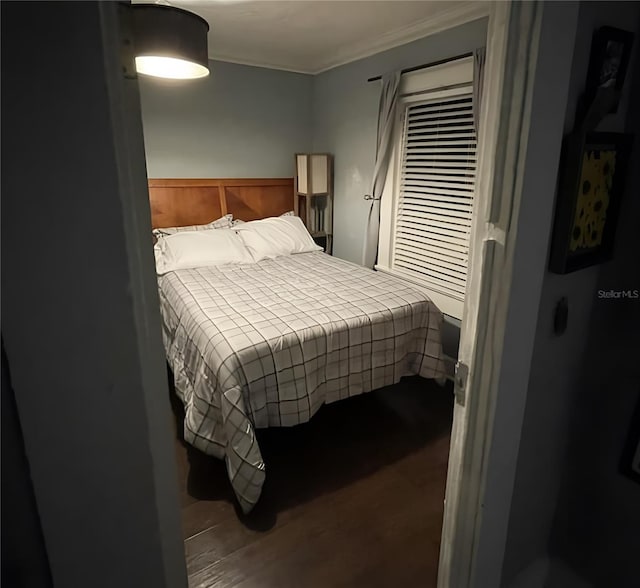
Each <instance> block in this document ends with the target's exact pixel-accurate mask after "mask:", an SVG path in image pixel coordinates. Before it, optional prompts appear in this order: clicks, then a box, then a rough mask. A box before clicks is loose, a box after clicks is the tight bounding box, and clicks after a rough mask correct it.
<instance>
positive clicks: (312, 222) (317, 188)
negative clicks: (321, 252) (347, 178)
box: [293, 153, 333, 254]
mask: <svg viewBox="0 0 640 588" xmlns="http://www.w3.org/2000/svg"><path fill="white" fill-rule="evenodd" d="M295 164H296V174H295V176H294V188H293V190H294V193H293V195H294V211H295V213H296V214H297V215H298V216H299V217H300V218H301V219H302V221H303V222H304V224H305V226H306V227H307V230H308V231H309V233H310V234H311V236H312V237H313V240H314V241H315V242H316V243H318V245H320V246H321V247H323V248H324V249H325V251H326V252H327V253H329V254H331V252H332V247H333V234H332V233H333V158H332V156H331V155H330V154H328V153H296V155H295Z"/></svg>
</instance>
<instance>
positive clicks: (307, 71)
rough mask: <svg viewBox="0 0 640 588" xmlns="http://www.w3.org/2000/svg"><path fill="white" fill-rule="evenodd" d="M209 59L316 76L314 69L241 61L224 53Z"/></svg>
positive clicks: (212, 55)
mask: <svg viewBox="0 0 640 588" xmlns="http://www.w3.org/2000/svg"><path fill="white" fill-rule="evenodd" d="M208 58H209V61H225V62H226V63H235V64H236V65H248V66H250V67H263V68H265V69H277V70H281V71H288V72H291V73H297V74H306V75H314V71H313V70H312V69H296V68H294V67H291V66H288V65H283V64H281V63H275V62H272V61H257V60H253V59H241V58H237V57H231V56H229V55H225V54H224V53H212V54H210V55H208Z"/></svg>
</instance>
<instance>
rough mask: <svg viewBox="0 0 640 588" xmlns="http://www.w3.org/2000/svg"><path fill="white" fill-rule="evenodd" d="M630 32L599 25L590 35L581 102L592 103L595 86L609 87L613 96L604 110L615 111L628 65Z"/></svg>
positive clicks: (631, 39)
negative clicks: (613, 98)
mask: <svg viewBox="0 0 640 588" xmlns="http://www.w3.org/2000/svg"><path fill="white" fill-rule="evenodd" d="M633 36H634V35H633V33H631V32H629V31H623V30H622V29H616V28H613V27H601V28H599V29H598V30H597V31H596V32H595V33H594V34H593V41H592V43H591V56H590V58H589V71H588V73H587V85H586V90H585V102H586V106H587V108H588V106H589V105H590V104H591V103H592V102H593V100H594V98H595V96H596V94H597V93H598V90H599V89H607V88H613V89H615V90H616V92H615V96H616V99H615V100H614V101H613V103H612V104H611V105H610V106H609V108H610V110H609V111H608V112H616V111H617V109H618V102H619V99H620V92H621V90H622V86H623V85H624V78H625V75H626V73H627V66H628V65H629V57H630V55H631V46H632V45H633Z"/></svg>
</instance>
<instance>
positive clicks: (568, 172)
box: [549, 133, 632, 274]
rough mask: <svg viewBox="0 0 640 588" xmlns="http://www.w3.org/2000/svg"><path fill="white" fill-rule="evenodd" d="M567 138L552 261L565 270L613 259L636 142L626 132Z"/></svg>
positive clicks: (556, 268) (554, 268) (558, 270)
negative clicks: (616, 234) (631, 157)
mask: <svg viewBox="0 0 640 588" xmlns="http://www.w3.org/2000/svg"><path fill="white" fill-rule="evenodd" d="M567 139H568V140H567V143H566V145H565V147H566V155H565V156H564V159H563V161H564V164H563V171H562V181H561V187H560V191H559V194H558V201H557V208H556V218H555V222H554V231H553V243H552V246H551V256H550V260H549V269H550V270H551V271H553V272H556V273H559V274H566V273H569V272H572V271H576V270H579V269H582V268H584V267H588V266H590V265H594V264H596V263H601V262H603V261H606V260H607V259H610V258H611V256H612V254H613V244H614V241H615V229H616V223H617V217H618V210H619V208H620V200H621V198H622V193H623V191H624V182H625V175H626V170H627V163H628V160H629V153H630V150H631V144H632V136H631V135H628V134H624V133H587V134H586V136H585V135H582V136H580V135H574V136H570V137H568V138H567Z"/></svg>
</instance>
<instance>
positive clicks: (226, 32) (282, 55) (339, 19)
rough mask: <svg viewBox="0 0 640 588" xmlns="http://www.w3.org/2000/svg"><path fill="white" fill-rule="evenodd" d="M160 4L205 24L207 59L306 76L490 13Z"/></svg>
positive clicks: (382, 4)
mask: <svg viewBox="0 0 640 588" xmlns="http://www.w3.org/2000/svg"><path fill="white" fill-rule="evenodd" d="M134 1H135V0H134ZM143 1H144V0H143ZM158 4H170V5H171V6H176V7H178V8H184V9H186V10H190V11H192V12H195V13H196V14H199V15H200V16H202V17H203V18H204V19H206V20H207V22H208V23H209V27H210V30H209V57H210V59H218V60H221V61H231V62H235V63H244V64H248V65H258V66H262V67H271V68H275V69H284V70H289V71H296V72H302V73H309V74H316V73H320V72H322V71H325V70H327V69H331V68H332V67H335V66H337V65H342V64H344V63H348V62H350V61H354V60H356V59H360V58H362V57H366V56H368V55H372V54H374V53H378V52H379V51H384V50H385V49H390V48H391V47H396V46H398V45H402V44H404V43H408V42H410V41H413V40H415V39H419V38H421V37H424V36H426V35H427V34H432V33H435V32H437V31H438V30H443V29H445V28H448V27H450V26H455V25H456V24H459V23H460V18H461V15H462V14H463V13H464V14H466V13H470V14H472V15H474V16H476V15H477V16H476V17H478V18H479V17H481V16H483V15H484V14H486V13H488V8H487V4H486V3H485V2H478V1H468V0H467V1H459V0H447V1H432V0H414V1H405V0H375V1H371V0H171V1H170V2H166V1H160V2H158ZM472 18H473V16H472Z"/></svg>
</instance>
